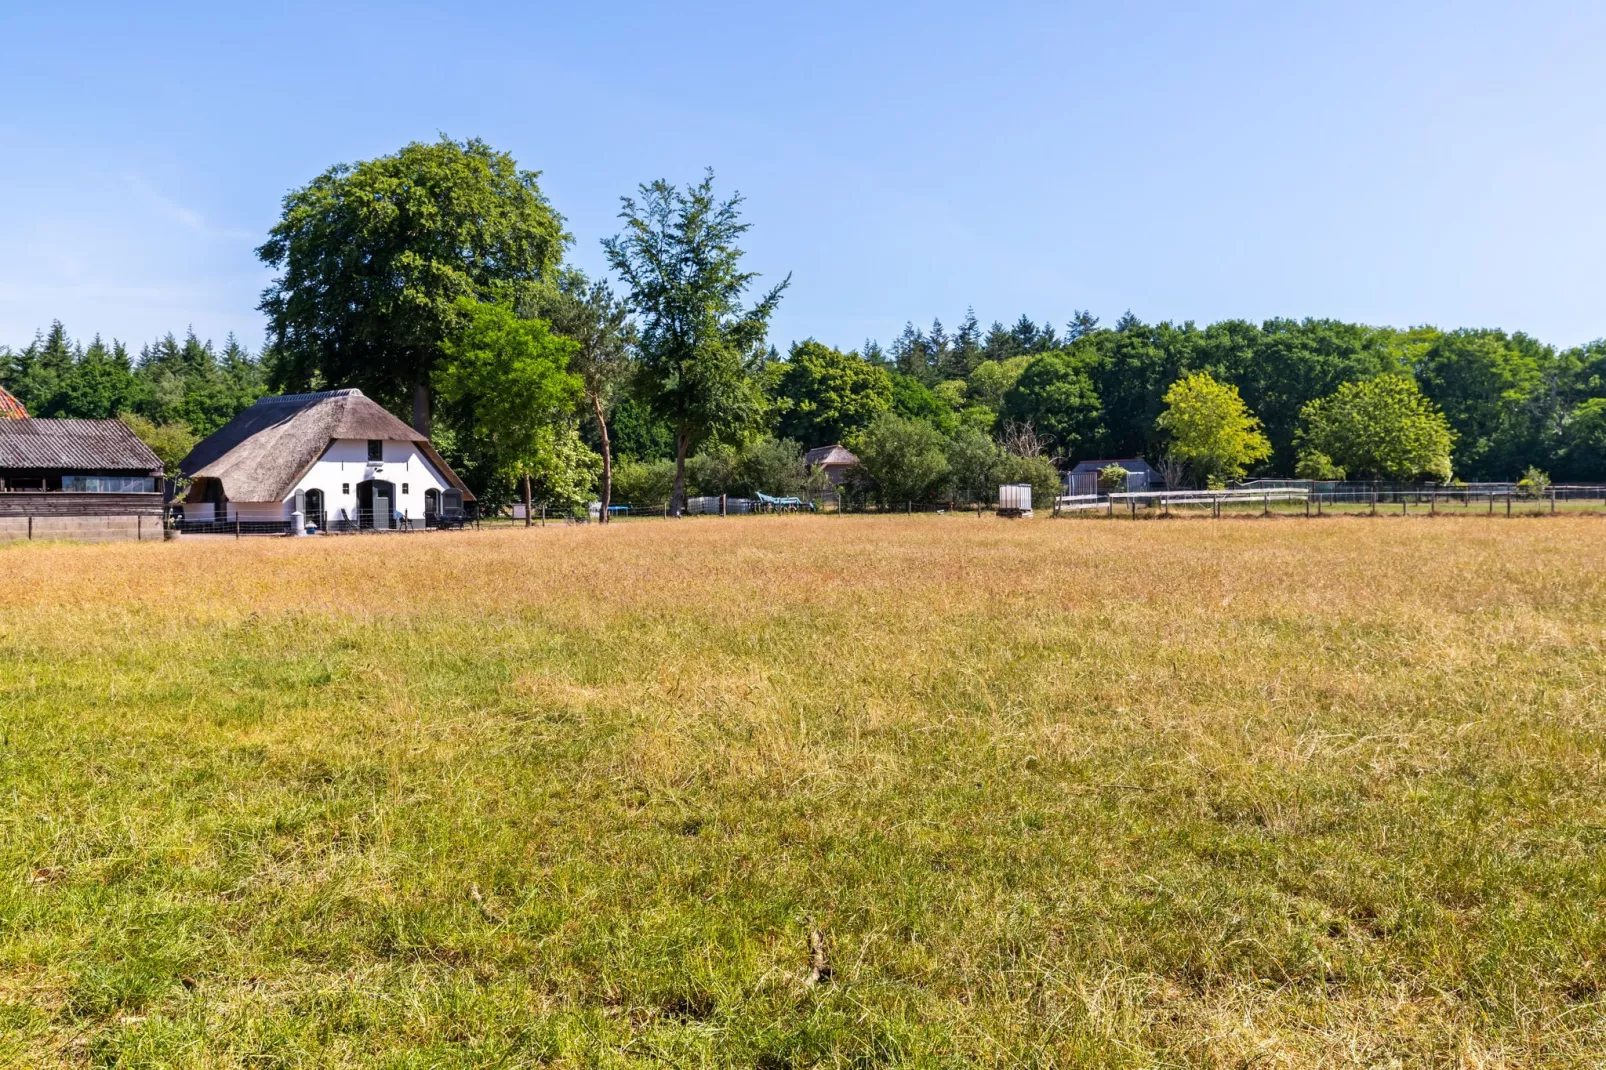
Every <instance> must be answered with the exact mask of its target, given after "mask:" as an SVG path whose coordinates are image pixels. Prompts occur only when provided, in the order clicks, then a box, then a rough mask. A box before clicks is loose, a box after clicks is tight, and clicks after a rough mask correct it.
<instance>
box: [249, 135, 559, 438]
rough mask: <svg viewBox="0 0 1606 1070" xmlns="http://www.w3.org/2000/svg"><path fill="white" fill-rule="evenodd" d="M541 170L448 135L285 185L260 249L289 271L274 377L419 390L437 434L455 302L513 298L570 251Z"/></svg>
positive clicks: (277, 300)
mask: <svg viewBox="0 0 1606 1070" xmlns="http://www.w3.org/2000/svg"><path fill="white" fill-rule="evenodd" d="M537 177H538V172H535V171H521V170H519V168H518V166H517V164H515V163H514V161H513V157H511V156H509V155H508V154H507V153H504V152H497V151H496V150H494V149H492V148H491V147H490V146H489V145H487V144H485V143H484V142H483V141H479V140H469V141H463V142H458V141H453V140H451V139H450V138H446V137H442V138H441V140H439V141H437V142H435V143H433V144H422V143H418V142H415V143H413V144H410V145H407V146H406V147H404V148H403V149H402V150H401V151H400V152H397V153H395V154H394V155H391V156H382V157H380V158H379V159H376V160H365V161H363V162H361V163H357V164H339V165H337V166H335V167H331V168H330V169H329V170H327V171H325V172H324V173H323V174H321V175H319V176H318V177H317V178H315V179H313V180H312V182H310V183H308V184H307V185H306V186H304V187H302V188H301V189H298V190H295V191H294V192H292V193H290V194H289V195H288V196H286V197H285V199H284V211H283V214H282V216H281V217H280V220H279V222H278V223H277V224H276V225H275V226H274V228H273V230H272V231H271V232H269V236H268V240H267V241H266V242H265V243H264V244H263V245H262V247H261V248H259V249H258V250H257V255H258V256H259V257H261V259H262V260H263V262H264V263H267V264H269V265H270V266H272V267H274V268H276V269H278V270H279V272H280V274H279V276H278V277H277V278H275V279H274V280H273V284H272V285H271V286H269V287H268V288H267V289H266V290H265V291H263V294H262V303H261V305H260V306H259V307H260V308H261V310H262V311H263V312H265V313H267V315H268V320H269V330H270V333H271V336H272V341H273V345H274V349H275V351H276V357H275V360H274V363H273V377H274V380H275V382H274V385H275V386H276V387H277V388H279V389H298V390H305V389H313V388H316V387H319V386H357V387H360V388H362V389H363V390H365V391H367V392H369V393H370V394H372V395H374V396H375V397H377V398H378V399H379V400H381V401H383V402H385V403H386V404H390V405H393V406H401V405H405V404H406V403H407V401H408V400H409V399H410V400H411V404H412V413H413V426H414V427H416V428H417V429H418V430H419V431H422V432H424V433H425V434H427V433H428V432H429V423H430V389H431V385H432V381H433V378H434V375H435V373H436V371H437V370H438V368H439V367H440V364H441V361H442V355H443V349H442V347H443V345H444V343H445V341H446V339H447V338H448V336H449V335H450V334H451V332H452V329H453V324H454V312H453V307H454V303H455V302H456V301H458V300H459V299H461V298H465V297H468V298H473V299H475V300H479V301H498V302H502V303H506V304H512V303H513V302H515V301H516V300H517V299H518V298H519V296H520V295H521V293H522V291H523V289H524V288H525V287H527V286H528V285H530V284H532V283H535V282H537V281H539V280H540V279H542V278H543V277H545V276H546V275H547V274H548V273H550V272H551V271H552V270H553V269H554V268H556V267H557V265H558V264H559V262H560V261H561V259H562V256H563V250H564V246H565V245H566V244H567V243H568V241H569V236H568V235H567V234H566V233H564V230H563V218H562V217H561V216H560V215H558V213H557V212H555V211H554V210H553V208H552V206H551V204H550V203H548V201H547V199H546V197H545V196H544V195H543V194H542V193H541V188H540V186H539V185H538V184H537V181H536V179H537Z"/></svg>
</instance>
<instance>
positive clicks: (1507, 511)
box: [1506, 493, 1511, 516]
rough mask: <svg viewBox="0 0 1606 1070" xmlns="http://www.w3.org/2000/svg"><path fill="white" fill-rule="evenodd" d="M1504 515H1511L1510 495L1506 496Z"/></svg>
mask: <svg viewBox="0 0 1606 1070" xmlns="http://www.w3.org/2000/svg"><path fill="white" fill-rule="evenodd" d="M1506 515H1507V516H1510V515H1511V495H1510V493H1507V494H1506Z"/></svg>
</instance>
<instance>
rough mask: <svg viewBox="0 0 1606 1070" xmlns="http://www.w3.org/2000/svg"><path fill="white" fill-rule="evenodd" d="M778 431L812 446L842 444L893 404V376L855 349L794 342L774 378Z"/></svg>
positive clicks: (811, 342) (814, 342)
mask: <svg viewBox="0 0 1606 1070" xmlns="http://www.w3.org/2000/svg"><path fill="white" fill-rule="evenodd" d="M775 392H776V403H777V406H778V407H779V410H780V412H779V416H778V418H777V421H776V432H777V433H778V434H779V435H781V436H782V437H784V438H790V439H794V440H796V441H798V442H800V443H803V444H805V445H806V446H808V447H809V448H813V447H814V446H828V445H830V444H831V443H833V442H841V441H842V440H843V439H844V438H846V437H847V436H848V435H850V434H852V433H854V432H856V431H859V430H862V429H863V428H865V427H867V426H869V424H870V421H871V420H873V419H875V418H876V417H877V416H878V415H880V414H881V413H883V412H886V411H887V409H888V408H890V407H891V405H892V377H891V376H890V375H889V374H888V373H887V370H886V369H885V368H883V367H880V366H879V365H875V364H871V363H869V362H868V361H866V360H864V359H863V358H862V357H860V356H859V355H858V354H857V353H843V352H842V351H841V350H838V349H832V348H831V347H829V346H826V345H823V344H821V343H819V342H816V341H814V340H813V339H812V338H811V339H809V340H808V341H804V342H798V343H796V344H794V345H793V346H792V350H791V353H790V355H789V356H788V357H787V360H786V363H785V364H784V365H783V366H782V367H781V370H780V371H779V373H778V374H777V375H776V378H775Z"/></svg>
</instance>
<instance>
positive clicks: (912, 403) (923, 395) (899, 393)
mask: <svg viewBox="0 0 1606 1070" xmlns="http://www.w3.org/2000/svg"><path fill="white" fill-rule="evenodd" d="M889 411H891V412H894V413H897V414H898V415H899V416H902V417H904V418H905V419H909V420H919V421H921V422H922V423H926V424H930V425H931V426H932V427H934V428H936V429H937V430H938V431H940V432H941V433H943V434H949V433H951V432H952V431H953V430H954V429H955V428H957V427H958V426H959V416H958V414H957V413H955V412H954V410H953V408H952V406H950V405H949V404H948V402H946V401H944V400H943V399H942V397H940V396H939V395H938V394H937V392H936V391H935V390H933V389H931V387H929V386H927V385H926V384H925V383H923V382H921V381H920V380H919V379H917V378H915V377H914V376H912V375H905V374H903V373H902V372H894V373H893V374H892V408H891V409H890V410H889Z"/></svg>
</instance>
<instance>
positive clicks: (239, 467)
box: [180, 390, 474, 533]
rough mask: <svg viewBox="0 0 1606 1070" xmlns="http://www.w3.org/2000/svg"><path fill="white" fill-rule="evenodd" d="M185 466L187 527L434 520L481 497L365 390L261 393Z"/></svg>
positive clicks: (344, 527) (330, 527)
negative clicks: (296, 518) (296, 520)
mask: <svg viewBox="0 0 1606 1070" xmlns="http://www.w3.org/2000/svg"><path fill="white" fill-rule="evenodd" d="M180 467H181V468H182V469H183V471H184V474H185V475H187V476H189V477H190V479H191V480H192V483H191V485H190V489H189V493H188V495H187V496H186V497H185V499H184V503H183V521H184V527H185V529H186V530H198V531H206V530H208V529H209V527H211V526H214V525H221V526H223V527H224V528H225V529H226V530H236V529H238V530H241V531H248V532H254V533H270V532H284V531H288V530H290V526H291V523H292V519H293V516H294V514H296V513H300V514H302V516H303V517H304V518H305V522H306V524H307V525H308V526H310V527H314V528H316V529H317V530H319V531H355V530H386V529H396V528H400V527H414V526H417V527H426V526H435V525H437V524H439V523H441V522H442V521H448V522H449V521H451V520H453V519H456V518H461V517H462V515H463V510H464V503H466V502H472V501H473V500H474V495H473V494H471V493H469V490H468V488H467V487H466V486H464V485H463V481H462V480H461V479H459V478H458V476H457V473H456V472H453V471H452V470H451V468H450V467H449V466H448V465H447V464H446V462H445V461H444V460H442V459H441V456H440V454H439V453H437V452H435V447H434V446H432V445H431V444H430V441H429V439H428V438H427V437H426V436H424V435H422V434H420V433H418V432H417V431H414V430H413V429H412V428H411V427H408V426H407V425H406V424H404V423H402V422H401V421H400V420H398V419H397V418H396V417H395V416H393V415H391V414H390V413H389V412H387V411H386V410H385V409H384V408H383V407H381V406H380V405H378V404H377V403H376V402H374V401H372V400H371V399H369V398H367V397H364V396H363V393H362V391H360V390H329V391H325V392H323V393H318V394H286V395H283V396H280V397H266V398H262V399H261V400H259V401H258V402H257V403H256V404H255V405H252V406H251V407H250V408H249V409H246V410H245V411H244V412H242V413H240V415H238V416H236V417H235V418H234V419H233V420H230V421H229V422H228V423H227V424H226V425H224V427H222V428H221V429H220V430H219V431H218V432H217V433H216V434H213V435H211V436H209V437H207V438H206V439H205V440H203V441H202V442H201V443H200V444H199V445H197V446H196V447H195V449H194V450H192V451H191V452H190V455H189V456H188V457H186V458H185V459H184V461H183V463H182V465H181V466H180Z"/></svg>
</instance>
